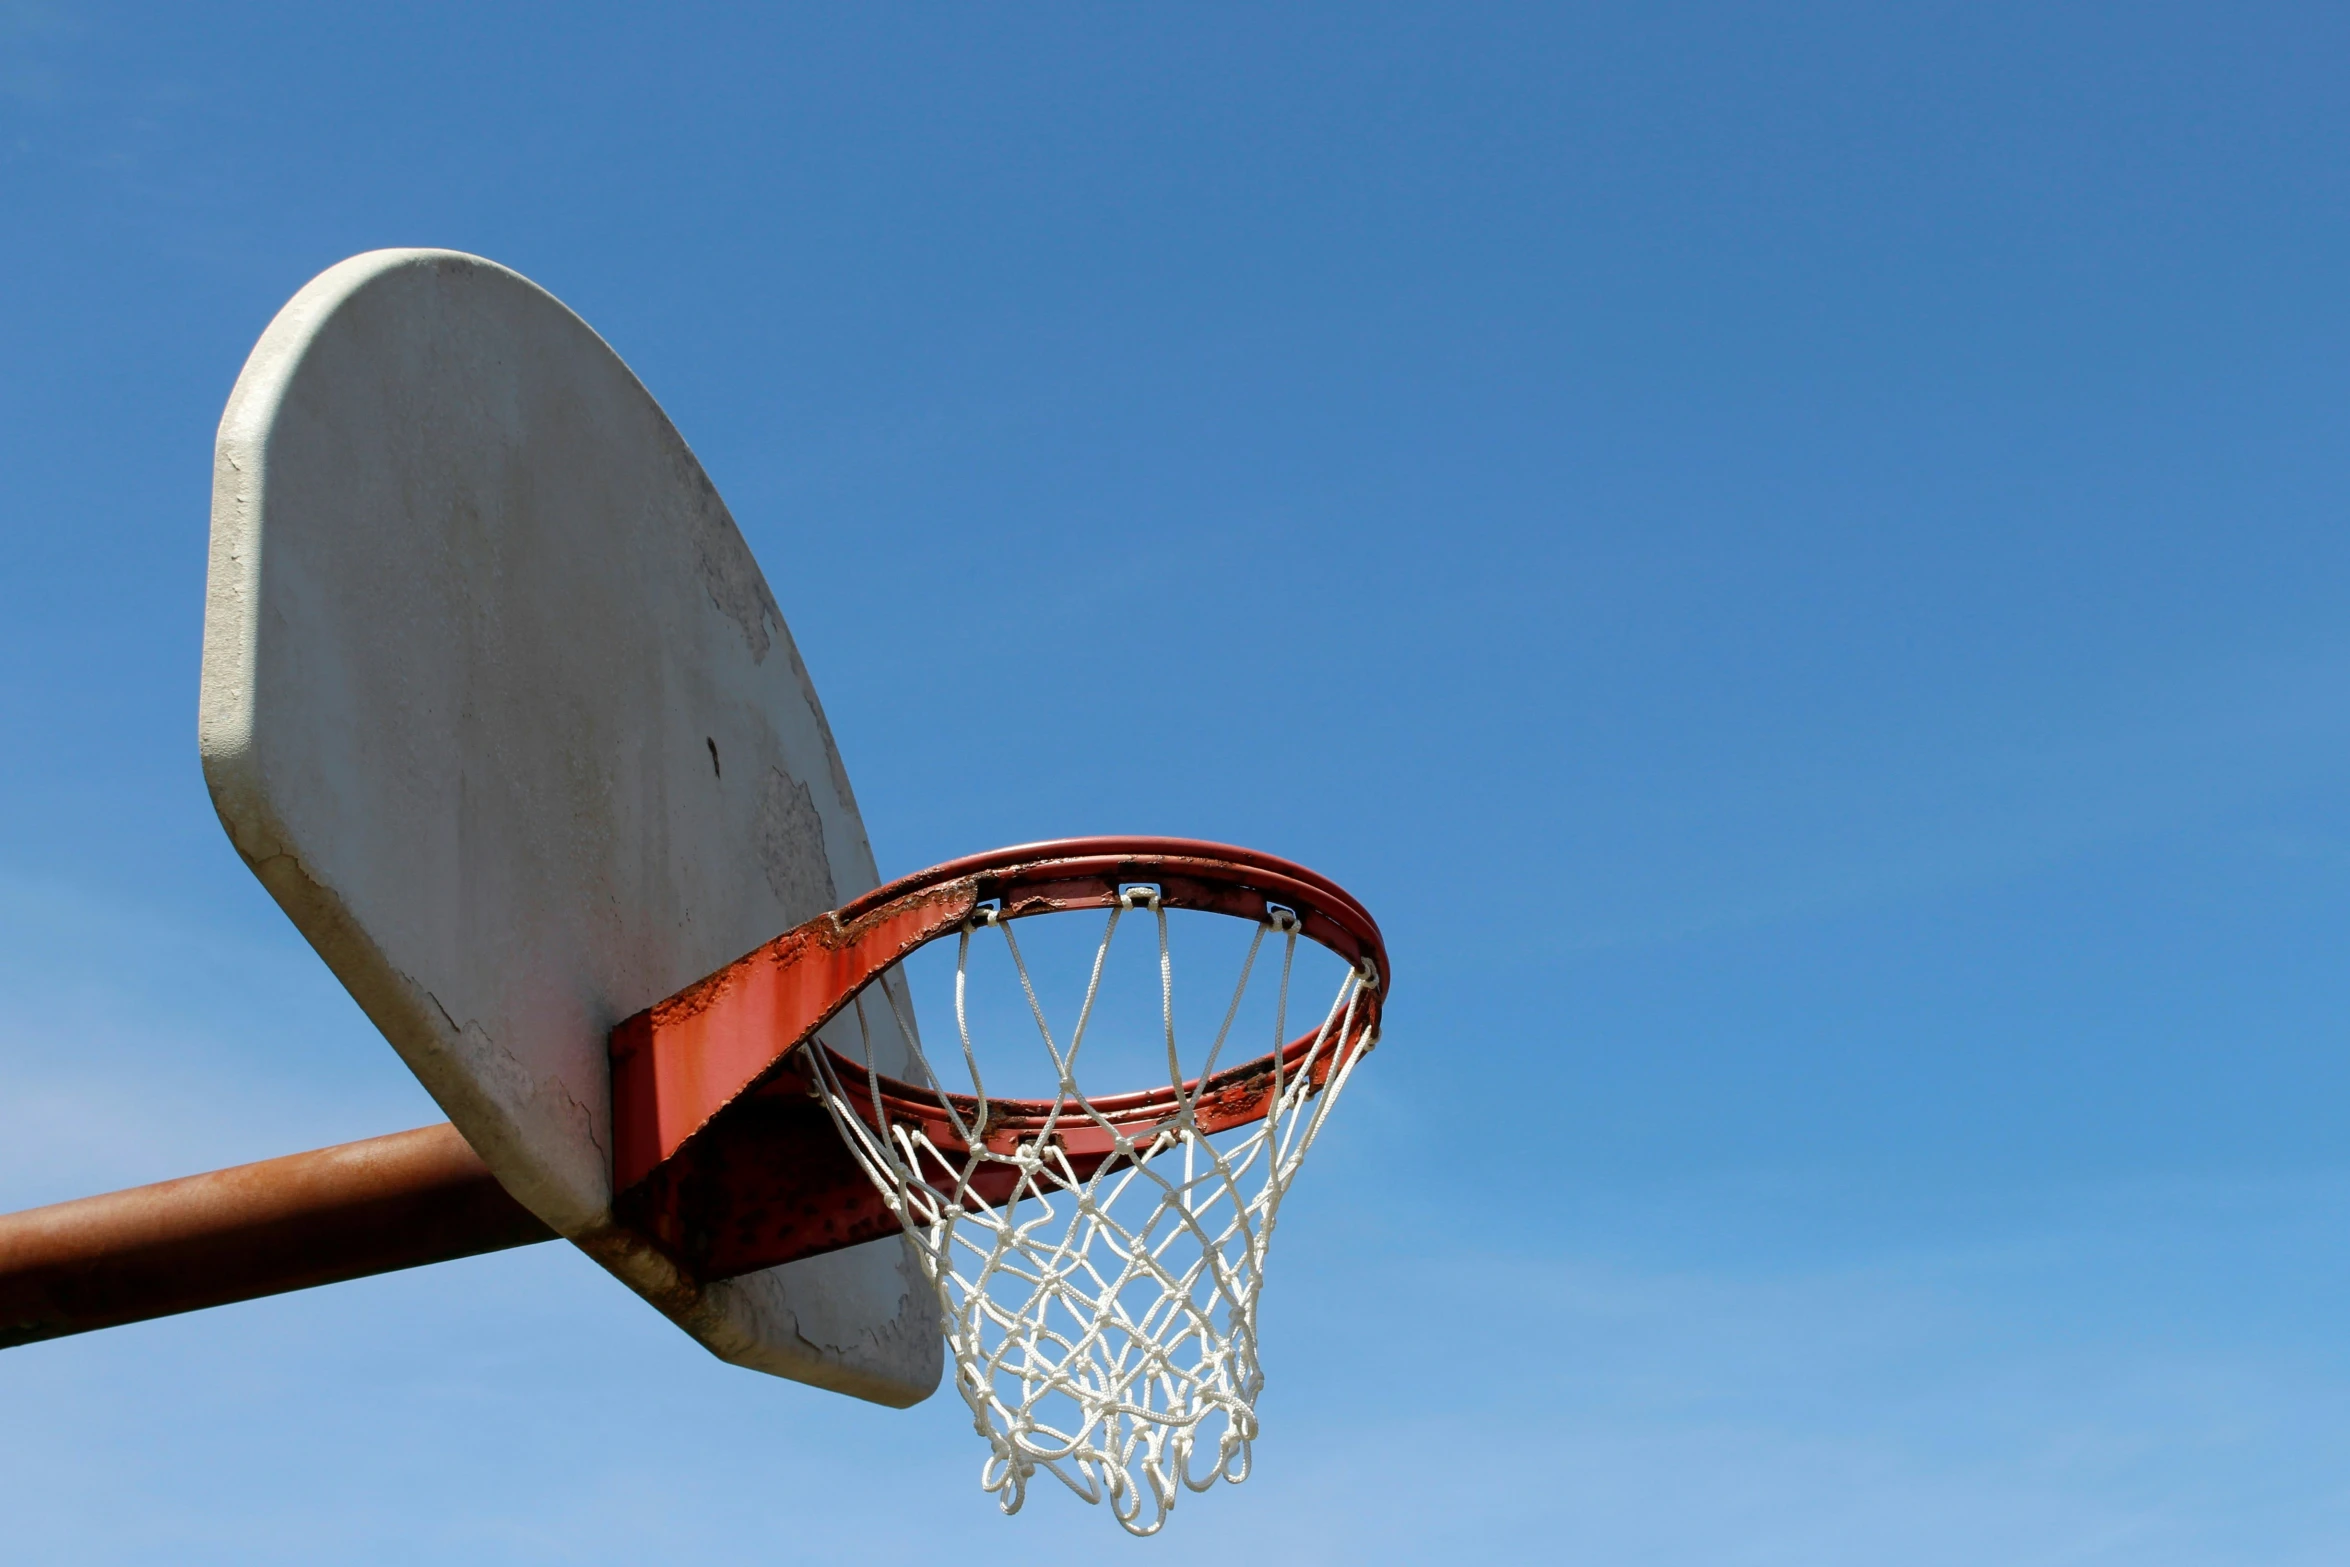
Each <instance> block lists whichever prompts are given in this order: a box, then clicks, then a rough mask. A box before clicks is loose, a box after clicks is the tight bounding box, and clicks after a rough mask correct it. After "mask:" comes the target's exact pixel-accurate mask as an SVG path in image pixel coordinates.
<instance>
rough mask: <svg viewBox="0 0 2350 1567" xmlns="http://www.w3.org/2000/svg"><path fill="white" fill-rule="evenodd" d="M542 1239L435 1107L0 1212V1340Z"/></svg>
mask: <svg viewBox="0 0 2350 1567" xmlns="http://www.w3.org/2000/svg"><path fill="white" fill-rule="evenodd" d="M554 1238H555V1232H554V1231H553V1230H550V1229H548V1228H547V1227H546V1225H544V1224H543V1223H541V1222H540V1221H539V1219H538V1218H537V1216H536V1215H534V1214H532V1213H531V1212H530V1210H529V1209H527V1208H525V1207H523V1206H522V1205H521V1204H520V1203H518V1202H516V1201H515V1200H514V1199H513V1198H512V1197H509V1196H508V1195H507V1194H506V1189H505V1188H504V1187H503V1186H500V1185H499V1184H498V1180H497V1177H496V1176H493V1175H492V1174H490V1172H489V1169H488V1167H487V1166H485V1165H484V1164H483V1163H482V1162H481V1158H480V1156H479V1155H477V1154H475V1153H474V1151H473V1149H472V1148H471V1146H469V1145H468V1144H467V1143H466V1141H465V1139H464V1138H463V1137H461V1136H460V1135H458V1132H457V1129H456V1128H455V1127H454V1126H451V1125H449V1124H448V1123H447V1122H446V1121H444V1122H442V1123H441V1124H440V1125H438V1126H423V1127H418V1128H417V1129H416V1130H415V1131H412V1132H395V1133H393V1134H392V1135H391V1136H389V1137H371V1138H369V1139H367V1140H366V1141H365V1142H357V1143H344V1144H341V1145H340V1146H338V1147H334V1148H320V1149H317V1150H315V1151H313V1152H310V1153H298V1154H290V1155H288V1156H286V1157H285V1158H282V1159H265V1160H263V1161H262V1162H261V1163H259V1164H241V1165H237V1166H236V1167H234V1168H233V1169H227V1170H215V1171H213V1172H212V1173H211V1174H209V1175H190V1176H186V1177H183V1178H182V1179H180V1180H176V1181H163V1182H161V1183H159V1184H157V1185H154V1186H135V1187H132V1188H131V1189H130V1190H128V1191H120V1192H109V1193H108V1194H106V1195H105V1196H103V1197H83V1198H80V1199H77V1200H76V1201H73V1202H61V1203H58V1204H56V1205H54V1206H52V1207H47V1208H28V1209H26V1210H25V1211H23V1212H22V1213H11V1214H0V1347H6V1346H9V1345H14V1344H29V1343H32V1342H34V1341H36V1340H39V1339H45V1338H62V1337H64V1336H65V1335H67V1334H69V1333H87V1332H89V1331H90V1330H91V1329H93V1328H110V1327H115V1326H118V1325H119V1324H122V1323H125V1322H141V1321H144V1320H146V1319H147V1318H149V1317H167V1316H170V1315H172V1314H174V1313H176V1312H182V1311H196V1310H200V1309H201V1308H203V1307H206V1306H223V1305H227V1304H228V1303H229V1302H231V1301H238V1300H253V1299H255V1298H257V1297H259V1296H263V1295H277V1294H282V1293H283V1292H285V1291H287V1290H298V1289H308V1288H310V1287H311V1286H313V1285H317V1284H337V1283H340V1282H342V1281H343V1280H345V1279H359V1278H365V1277H367V1276H368V1275H369V1274H373V1273H390V1272H392V1271H394V1270H396V1269H399V1268H415V1267H421V1266H423V1265H424V1264H426V1263H430V1262H449V1261H453V1260H455V1259H456V1258H459V1257H472V1256H478V1255H479V1254H481V1253H483V1252H491V1251H503V1250H505V1249H507V1248H508V1247H512V1246H528V1245H531V1244H533V1243H534V1242H537V1241H545V1240H553V1239H554Z"/></svg>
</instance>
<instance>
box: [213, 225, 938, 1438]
mask: <svg viewBox="0 0 2350 1567" xmlns="http://www.w3.org/2000/svg"><path fill="white" fill-rule="evenodd" d="M831 590H832V589H831V588H830V587H829V586H827V587H826V588H825V589H824V591H831ZM200 739H201V745H202V750H203V757H204V773H205V777H206V779H207V781H208V782H209V783H210V785H211V789H212V797H213V801H214V803H215V805H216V806H217V807H218V809H219V811H220V817H221V820H222V822H223V823H225V824H226V826H227V828H228V831H229V836H230V837H231V838H232V839H233V840H235V843H236V847H237V850H238V852H239V853H240V854H242V855H243V856H244V858H245V861H246V863H247V864H249V865H250V866H251V867H252V868H253V872H254V874H255V875H257V876H258V877H260V878H261V881H262V882H263V884H264V885H266V886H267V887H268V889H269V890H270V892H271V893H272V894H273V895H274V896H275V897H276V899H277V901H278V903H279V904H280V905H281V906H282V907H283V908H284V909H285V911H286V913H287V914H288V915H290V916H291V917H292V919H293V921H294V923H295V924H296V925H297V926H299V927H300V928H301V931H302V933H303V935H304V936H306V937H307V938H308V939H309V941H310V943H311V945H312V946H314V947H315V948H316V949H317V950H318V952H319V954H320V956H322V957H323V958H324V959H325V960H326V962H327V964H328V965H329V966H330V967H331V968H332V969H333V970H334V972H335V974H336V975H337V976H338V977H339V978H340V979H341V980H342V982H343V984H344V985H345V986H346V987H348V988H349V990H350V992H351V994H352V995H353V996H354V997H356V998H357V999H358V1002H359V1004H360V1006H361V1007H363V1008H364V1009H365V1010H366V1012H367V1015H368V1016H369V1017H370V1018H372V1019H373V1020H374V1022H375V1024H376V1026H377V1027H378V1028H380V1029H381V1030H382V1031H383V1033H384V1035H385V1037H386V1038H388V1039H389V1040H390V1041H391V1043H392V1045H393V1047H394V1048H395V1049H397V1050H398V1051H399V1052H400V1054H401V1056H402V1057H403V1058H405V1059H406V1061H407V1063H408V1065H409V1066H410V1067H411V1068H413V1069H414V1071H415V1073H416V1075H417V1077H418V1078H420V1079H421V1080H422V1081H423V1083H424V1085H425V1087H426V1088H427V1089H429V1090H430V1091H431V1093H432V1095H433V1097H434V1098H435V1099H436V1100H438V1101H439V1102H440V1104H441V1106H442V1108H443V1109H444V1110H446V1111H447V1112H448V1115H449V1117H450V1119H451V1120H453V1121H455V1122H456V1124H457V1127H458V1129H459V1130H460V1131H462V1132H463V1133H464V1134H465V1137H466V1138H467V1140H468V1141H470V1142H471V1143H472V1144H473V1146H474V1147H475V1148H476V1149H477V1150H478V1151H479V1152H480V1154H481V1156H482V1157H483V1159H484V1160H486V1161H487V1162H488V1164H489V1166H490V1168H491V1169H492V1170H493V1171H495V1172H496V1174H497V1175H498V1177H499V1179H500V1180H501V1181H503V1182H504V1183H505V1185H506V1186H507V1188H508V1189H509V1190H510V1191H512V1192H513V1194H514V1195H515V1196H516V1197H517V1198H519V1199H520V1200H521V1201H522V1202H523V1203H524V1204H526V1205H527V1206H528V1207H529V1208H531V1209H532V1210H533V1211H534V1212H535V1213H537V1214H538V1215H539V1217H540V1218H542V1219H544V1220H545V1221H546V1222H547V1223H548V1224H549V1225H551V1226H553V1227H554V1228H555V1229H556V1230H557V1231H559V1232H561V1233H562V1234H563V1235H565V1236H568V1237H569V1238H570V1239H572V1240H573V1241H575V1242H576V1243H577V1244H578V1245H579V1246H580V1247H581V1248H582V1249H583V1250H585V1251H587V1252H588V1253H589V1255H591V1256H593V1257H594V1258H595V1259H596V1260H597V1261H598V1262H600V1263H602V1264H603V1265H604V1266H605V1267H606V1268H608V1269H610V1270H611V1271H612V1272H613V1273H614V1274H616V1275H617V1276H619V1277H620V1278H621V1279H623V1280H625V1281H626V1282H627V1283H628V1284H629V1285H630V1286H631V1287H632V1288H634V1289H635V1290H637V1291H638V1293H640V1294H642V1295H643V1296H644V1297H645V1298H646V1299H647V1300H649V1301H651V1302H652V1303H653V1304H654V1305H656V1306H658V1307H659V1308H660V1309H661V1310H662V1311H664V1312H665V1313H667V1314H668V1315H669V1316H670V1317H672V1318H673V1319H675V1320H676V1321H677V1322H678V1323H679V1324H680V1325H681V1326H683V1327H684V1328H685V1329H686V1330H687V1331H688V1332H690V1333H691V1334H693V1335H694V1336H695V1337H696V1338H698V1339H699V1340H701V1341H702V1343H703V1344H705V1345H707V1346H708V1347H709V1348H710V1349H711V1350H712V1351H713V1352H714V1353H716V1354H717V1355H719V1356H720V1357H722V1358H723V1359H726V1360H730V1361H733V1362H735V1363H737V1364H739V1365H745V1366H751V1367H755V1368H757V1369H759V1370H762V1371H769V1372H773V1373H775V1374H777V1375H779V1376H786V1377H793V1378H796V1379H798V1380H800V1381H804V1382H811V1383H815V1384H817V1385H819V1386H822V1387H828V1388H833V1389H837V1390H839V1391H842V1392H846V1393H852V1394H855V1395H857V1396H858V1397H862V1398H868V1399H873V1400H876V1401H878V1402H881V1403H887V1404H909V1403H912V1402H914V1401H915V1400H917V1399H920V1398H922V1397H924V1396H926V1395H927V1394H928V1393H929V1392H930V1391H931V1390H932V1389H933V1387H935V1386H936V1384H937V1381H938V1377H939V1369H940V1339H939V1335H938V1330H937V1327H936V1318H935V1316H934V1311H935V1307H934V1304H933V1296H932V1295H931V1293H930V1289H929V1286H928V1285H927V1284H926V1283H925V1282H924V1280H923V1278H922V1276H921V1275H920V1273H919V1271H918V1270H917V1269H916V1268H915V1266H914V1265H913V1263H912V1261H911V1260H910V1258H909V1256H908V1254H907V1253H906V1250H905V1243H904V1242H903V1241H900V1240H897V1239H891V1240H885V1241H877V1242H874V1243H872V1244H870V1245H866V1246H860V1247H856V1248H853V1249H851V1250H847V1251H842V1252H836V1253H833V1254H831V1255H828V1256H821V1257H816V1258H811V1259H809V1260H807V1261H804V1262H797V1263H793V1264H790V1265H789V1266H786V1267H782V1268H773V1269H769V1270H767V1271H766V1272H763V1273H755V1274H751V1275H747V1276H745V1277H742V1278H738V1279H733V1280H730V1281H726V1282H722V1283H715V1284H708V1285H704V1284H701V1283H699V1282H698V1281H696V1280H694V1279H693V1278H691V1277H689V1276H687V1275H686V1274H684V1273H683V1272H682V1271H681V1270H680V1269H679V1268H678V1267H676V1266H675V1265H673V1264H672V1263H671V1262H670V1261H669V1260H668V1259H667V1258H666V1257H664V1256H663V1255H662V1254H661V1253H660V1252H658V1251H656V1250H654V1249H653V1248H652V1247H650V1246H649V1245H647V1244H645V1243H644V1242H643V1241H641V1240H640V1239H638V1238H637V1237H635V1236H633V1235H632V1234H631V1233H630V1232H629V1231H627V1230H626V1229H625V1228H623V1227H621V1226H620V1225H618V1224H617V1223H616V1222H615V1221H614V1220H613V1217H612V1213H611V1199H612V1179H611V1149H612V1137H611V1084H610V1073H609V1067H608V1058H607V1054H606V1037H607V1035H608V1033H609V1031H610V1030H611V1028H612V1026H613V1025H614V1024H615V1023H617V1022H619V1021H620V1020H621V1019H623V1018H625V1017H627V1016H629V1015H630V1014H631V1013H634V1012H636V1011H638V1010H639V1009H641V1008H643V1007H646V1006H649V1005H651V1004H652V1003H654V1002H657V1001H659V1000H661V999H662V998H663V997H665V996H668V995H670V994H671V993H673V992H675V991H677V990H680V989H682V988H683V987H685V986H686V985H688V984H690V983H692V982H693V981H695V980H697V979H699V978H701V977H702V976H703V975H705V974H708V973H710V972H711V971H712V970H715V969H717V968H719V967H721V966H722V965H724V964H726V963H728V962H730V961H732V960H733V959H735V958H737V957H739V956H741V955H742V954H743V953H745V952H747V951H749V950H750V949H751V948H753V947H755V946H758V945H759V944H760V943H762V942H764V941H766V940H768V939H769V938H770V937H773V936H775V935H776V934H778V933H779V932H781V931H784V930H786V929H789V928H790V927H792V926H794V925H796V924H798V923H799V922H801V921H802V920H805V919H807V918H809V917H810V916H812V915H815V914H818V913H821V912H822V911H824V910H825V909H827V908H830V907H833V906H835V905H837V904H839V903H841V902H843V901H845V900H846V899H848V898H850V897H852V896H854V895H856V894H858V893H860V892H863V891H865V890H866V889H868V888H870V887H872V886H873V885H874V884H875V881H876V879H877V878H876V875H875V870H874V863H873V854H872V850H871V848H870V847H869V846H868V844H867V842H866V837H865V830H864V827H863V824H862V823H861V822H860V821H859V819H858V815H857V806H856V802H855V800H854V799H853V798H852V796H851V795H850V792H849V781H848V775H847V773H846V772H845V771H844V770H843V769H842V766H841V759H840V755H839V753H838V751H837V750H836V749H835V747H834V745H833V739H832V734H831V731H830V730H829V728H828V727H827V726H826V724H825V720H824V712H823V709H822V708H821V707H820V706H819V705H818V704H817V700H816V693H815V690H814V689H813V688H812V687H811V686H810V684H809V680H808V673H807V670H806V668H805V667H804V666H803V665H802V663H801V662H800V656H799V653H798V651H797V649H795V648H794V646H793V645H792V638H791V633H790V632H789V631H788V630H786V629H785V626H784V623H783V616H782V614H781V612H780V611H779V610H778V609H777V608H776V602H775V598H774V596H773V594H772V593H770V591H769V590H768V586H767V583H766V580H765V579H764V578H763V577H762V576H761V575H760V572H759V567H758V564H757V562H756V561H754V560H753V559H752V558H751V553H750V550H749V549H748V547H747V546H745V544H744V542H743V539H742V536H741V534H740V533H739V532H738V531H737V530H736V528H735V525H734V521H733V519H732V518H731V517H730V516H729V515H728V514H727V510H726V506H725V504H724V503H723V502H722V501H721V500H720V499H719V498H718V494H717V491H716V490H715V489H713V488H712V486H711V484H710V481H709V479H708V478H706V477H705V476H704V475H703V472H702V469H701V465H700V464H699V463H698V462H696V461H695V460H694V455H693V453H692V452H691V451H689V450H687V448H686V444H685V442H684V441H683V440H681V439H680V438H679V437H678V434H677V432H676V430H675V429H673V428H672V427H671V425H670V423H669V420H668V419H667V418H666V417H665V416H664V415H663V414H662V412H661V409H660V407H659V406H658V405H657V404H656V403H655V402H654V401H653V399H652V397H651V396H650V395H649V394H648V393H647V392H646V391H645V389H644V387H643V386H641V385H640V384H639V383H638V382H637V379H636V377H635V376H634V375H632V374H631V373H630V372H629V369H628V367H627V366H626V365H624V364H622V363H621V361H620V359H619V358H618V356H616V355H615V354H614V353H613V352H612V350H611V349H610V348H609V347H608V346H606V344H605V343H604V342H603V340H602V339H601V338H599V337H597V336H596V334H595V333H594V332H593V331H591V330H589V329H588V327H587V325H586V324H585V323H584V322H582V321H581V320H580V319H579V318H578V317H577V316H575V315H573V314H572V313H571V312H570V311H569V310H567V309H565V308H564V306H563V305H562V304H561V303H559V302H558V301H557V300H555V299H554V298H553V297H552V296H550V295H549V294H547V293H546V292H545V291H543V290H541V289H540V288H538V287H537V286H536V285H534V284H532V283H531V282H529V281H528V280H527V279H525V278H523V277H521V276H519V275H517V274H516V273H513V272H510V271H508V270H506V269H505V268H503V267H500V266H497V265H495V264H494V263H491V262H488V261H484V260H481V259H479V258H478V257H473V256H466V255H459V254H456V253H454V252H450V251H436V250H384V251H373V252H370V253H368V254H366V255H362V256H355V257H353V258H352V259H351V260H349V261H346V262H343V263H342V264H341V265H339V266H336V267H334V268H332V269H330V270H328V271H327V272H325V273H323V274H321V275H320V276H319V277H318V278H317V279H315V280H314V281H313V282H312V283H311V284H310V285H309V286H308V287H306V288H304V289H303V290H302V291H301V292H300V293H299V294H297V295H296V296H295V297H294V298H293V300H292V301H291V302H290V303H288V304H287V305H286V307H285V308H284V309H283V310H282V311H280V312H279V313H278V316H277V319H276V320H275V321H273V322H271V323H270V326H269V330H268V331H267V332H265V333H264V334H263V335H262V338H261V341H260V343H259V344H258V345H257V346H256V347H255V348H254V350H253V353H252V357H251V358H250V359H249V360H247V361H246V364H245V369H244V373H243V374H242V375H241V376H240V377H239V378H238V380H237V385H236V390H235V391H234V392H233V393H232V394H231V395H230V398H229V403H228V409H227V412H226V413H225V414H224V415H223V416H222V419H221V425H220V439H219V446H218V451H217V455H216V460H215V469H214V485H213V499H212V558H211V574H210V581H209V586H208V596H207V601H206V610H205V619H204V678H203V699H202V712H201V719H200ZM878 1064H879V1065H880V1066H881V1069H882V1070H883V1071H886V1072H892V1073H896V1074H898V1075H910V1073H911V1071H912V1063H911V1062H910V1061H907V1060H904V1059H899V1060H897V1061H895V1062H894V1064H893V1063H892V1062H890V1061H888V1060H886V1059H885V1060H883V1061H882V1062H880V1063H878Z"/></svg>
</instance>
